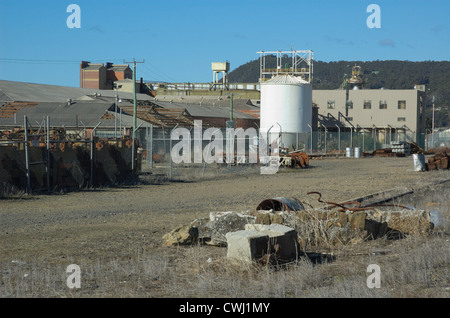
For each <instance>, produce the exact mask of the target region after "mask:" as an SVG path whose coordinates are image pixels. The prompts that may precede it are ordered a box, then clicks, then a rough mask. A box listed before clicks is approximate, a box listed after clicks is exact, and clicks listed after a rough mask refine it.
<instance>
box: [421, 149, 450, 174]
mask: <svg viewBox="0 0 450 318" xmlns="http://www.w3.org/2000/svg"><path fill="white" fill-rule="evenodd" d="M426 167H427V170H428V171H430V170H438V169H449V168H450V149H443V150H441V151H440V152H438V153H436V154H435V155H434V156H433V157H430V158H428V162H427V164H426Z"/></svg>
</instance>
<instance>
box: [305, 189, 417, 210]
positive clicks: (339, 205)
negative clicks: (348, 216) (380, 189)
mask: <svg viewBox="0 0 450 318" xmlns="http://www.w3.org/2000/svg"><path fill="white" fill-rule="evenodd" d="M306 194H317V195H319V198H318V199H317V201H318V202H320V203H326V204H328V205H330V206H329V207H326V208H325V209H327V210H329V209H332V208H340V209H339V210H338V211H341V212H342V211H351V212H356V211H364V210H373V208H375V207H385V206H395V207H401V208H404V209H408V210H411V207H408V206H404V205H399V204H379V203H373V204H368V205H365V206H361V202H359V201H345V202H341V203H335V202H329V201H323V200H322V194H321V193H320V192H317V191H311V192H307V193H306ZM347 205H356V207H349V206H347Z"/></svg>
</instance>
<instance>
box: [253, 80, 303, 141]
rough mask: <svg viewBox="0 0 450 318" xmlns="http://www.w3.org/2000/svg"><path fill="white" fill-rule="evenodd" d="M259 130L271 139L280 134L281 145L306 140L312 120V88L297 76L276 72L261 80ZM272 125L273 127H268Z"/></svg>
mask: <svg viewBox="0 0 450 318" xmlns="http://www.w3.org/2000/svg"><path fill="white" fill-rule="evenodd" d="M260 114H261V115H260V130H261V134H262V135H263V136H264V137H265V138H266V136H267V132H268V131H269V129H270V137H269V138H270V142H272V141H273V140H274V139H275V138H277V137H278V136H279V135H280V133H281V144H280V146H281V147H286V148H290V149H292V146H293V145H295V146H297V143H298V144H299V146H300V147H302V146H303V144H307V143H308V140H309V139H308V138H307V136H306V134H300V133H309V132H310V128H309V126H308V125H311V120H312V87H311V84H310V83H309V82H307V81H305V80H303V79H302V78H300V77H295V76H291V75H279V76H276V77H274V78H272V79H270V80H268V81H266V82H261V111H260ZM271 127H272V128H271Z"/></svg>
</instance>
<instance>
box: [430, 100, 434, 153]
mask: <svg viewBox="0 0 450 318" xmlns="http://www.w3.org/2000/svg"><path fill="white" fill-rule="evenodd" d="M434 100H435V97H434V95H433V115H432V120H431V148H434Z"/></svg>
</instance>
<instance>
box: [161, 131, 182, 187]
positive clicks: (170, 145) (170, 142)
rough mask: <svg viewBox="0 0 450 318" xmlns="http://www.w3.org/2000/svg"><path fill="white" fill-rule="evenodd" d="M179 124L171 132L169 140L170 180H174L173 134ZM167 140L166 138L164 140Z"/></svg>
mask: <svg viewBox="0 0 450 318" xmlns="http://www.w3.org/2000/svg"><path fill="white" fill-rule="evenodd" d="M178 125H179V124H177V125H176V126H175V127H174V128H173V129H172V130H171V131H170V139H169V165H170V166H169V178H170V180H172V132H173V131H174V130H175V129H176V128H177V127H178ZM164 140H165V138H164Z"/></svg>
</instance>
